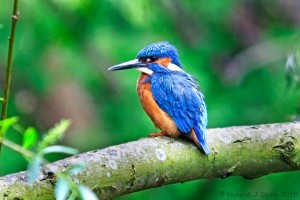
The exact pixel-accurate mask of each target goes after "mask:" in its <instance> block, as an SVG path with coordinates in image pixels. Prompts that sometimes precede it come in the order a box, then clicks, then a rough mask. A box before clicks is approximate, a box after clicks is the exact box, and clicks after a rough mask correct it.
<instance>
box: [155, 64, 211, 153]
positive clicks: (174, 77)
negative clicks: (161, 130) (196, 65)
mask: <svg viewBox="0 0 300 200" xmlns="http://www.w3.org/2000/svg"><path fill="white" fill-rule="evenodd" d="M165 69H166V68H165ZM168 72H169V73H168ZM150 81H151V90H152V94H153V97H154V99H155V101H156V103H157V104H158V105H159V107H160V108H161V109H162V110H163V111H165V112H166V113H168V114H169V115H170V116H171V118H172V119H173V120H174V122H175V123H176V125H177V128H178V130H180V131H181V132H182V133H184V134H186V135H190V133H191V130H192V129H194V131H195V134H196V137H197V140H198V142H199V144H200V145H201V146H202V148H203V150H204V151H205V153H206V154H208V153H209V150H208V145H207V142H206V138H205V130H206V126H207V113H206V105H205V102H204V96H203V94H202V93H201V92H200V90H199V87H198V84H197V81H196V79H194V78H193V77H192V76H191V75H189V74H187V73H185V72H179V71H178V72H170V71H168V70H167V71H166V70H165V71H164V73H154V74H153V75H152V76H151V79H150Z"/></svg>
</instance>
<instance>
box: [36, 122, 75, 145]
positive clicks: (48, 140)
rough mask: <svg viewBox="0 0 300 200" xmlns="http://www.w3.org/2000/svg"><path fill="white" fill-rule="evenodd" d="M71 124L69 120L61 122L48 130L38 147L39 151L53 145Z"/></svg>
mask: <svg viewBox="0 0 300 200" xmlns="http://www.w3.org/2000/svg"><path fill="white" fill-rule="evenodd" d="M70 124H71V122H70V121H69V120H61V121H60V123H59V124H56V125H55V126H54V128H52V129H50V130H49V131H48V133H47V134H46V136H45V137H44V139H43V140H42V142H41V143H40V145H39V151H41V150H42V149H44V148H46V147H48V146H50V145H53V144H55V143H56V142H57V141H58V140H59V139H60V138H61V137H62V136H63V135H64V133H65V132H66V130H67V129H68V128H69V126H70Z"/></svg>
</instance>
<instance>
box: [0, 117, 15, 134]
mask: <svg viewBox="0 0 300 200" xmlns="http://www.w3.org/2000/svg"><path fill="white" fill-rule="evenodd" d="M17 121H18V117H10V118H7V119H3V120H1V121H0V127H1V133H5V132H6V131H7V129H9V128H10V127H11V126H12V125H13V124H15V123H16V122H17Z"/></svg>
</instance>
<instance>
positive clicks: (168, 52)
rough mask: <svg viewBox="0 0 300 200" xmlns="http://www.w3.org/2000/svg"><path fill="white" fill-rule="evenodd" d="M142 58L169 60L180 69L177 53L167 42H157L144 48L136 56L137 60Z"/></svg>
mask: <svg viewBox="0 0 300 200" xmlns="http://www.w3.org/2000/svg"><path fill="white" fill-rule="evenodd" d="M143 57H156V58H171V63H173V64H175V65H177V66H178V67H180V68H182V66H181V64H180V61H179V58H178V51H177V49H176V47H174V46H173V45H172V44H170V43H169V42H157V43H153V44H150V45H148V46H146V47H144V48H143V49H142V50H140V52H139V53H138V55H137V58H143Z"/></svg>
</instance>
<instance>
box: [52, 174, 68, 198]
mask: <svg viewBox="0 0 300 200" xmlns="http://www.w3.org/2000/svg"><path fill="white" fill-rule="evenodd" d="M54 192H55V198H56V200H65V199H67V197H68V196H69V193H70V188H69V185H68V181H67V180H66V179H65V178H59V179H58V181H57V182H56V185H55V188H54Z"/></svg>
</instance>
